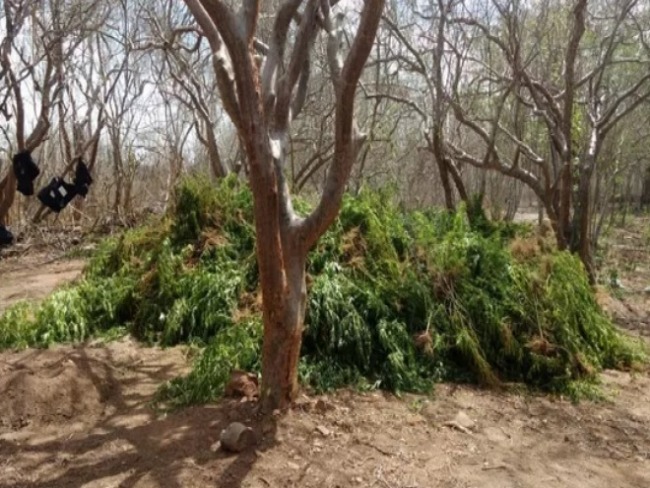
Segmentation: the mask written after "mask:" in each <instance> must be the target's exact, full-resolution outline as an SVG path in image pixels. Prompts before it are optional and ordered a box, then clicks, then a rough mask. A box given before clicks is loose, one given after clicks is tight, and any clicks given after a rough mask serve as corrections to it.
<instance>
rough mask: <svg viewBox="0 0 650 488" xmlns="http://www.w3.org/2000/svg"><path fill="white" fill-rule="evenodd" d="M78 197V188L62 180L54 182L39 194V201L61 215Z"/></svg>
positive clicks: (53, 179)
mask: <svg viewBox="0 0 650 488" xmlns="http://www.w3.org/2000/svg"><path fill="white" fill-rule="evenodd" d="M76 196H77V187H76V186H75V185H73V184H70V183H68V182H66V181H64V180H63V179H61V178H52V181H50V183H49V184H48V185H47V186H46V187H45V188H43V189H42V190H41V191H39V192H38V199H39V200H40V201H41V203H42V204H43V205H45V206H46V207H48V208H49V209H50V210H52V211H53V212H56V213H59V212H60V211H61V210H63V209H64V208H65V207H66V206H67V205H68V203H70V202H71V201H72V199H73V198H74V197H76Z"/></svg>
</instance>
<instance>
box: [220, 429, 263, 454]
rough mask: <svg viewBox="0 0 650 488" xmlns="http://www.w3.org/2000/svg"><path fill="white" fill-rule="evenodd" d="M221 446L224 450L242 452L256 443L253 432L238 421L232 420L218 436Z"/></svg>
mask: <svg viewBox="0 0 650 488" xmlns="http://www.w3.org/2000/svg"><path fill="white" fill-rule="evenodd" d="M219 440H220V441H221V448H222V449H224V450H226V451H232V452H242V451H243V450H245V449H247V448H249V447H252V446H254V445H255V444H256V443H257V438H256V436H255V432H253V429H251V428H250V427H246V426H245V425H244V424H242V423H239V422H233V423H231V424H230V425H229V426H228V427H226V428H225V429H224V430H222V431H221V435H220V436H219Z"/></svg>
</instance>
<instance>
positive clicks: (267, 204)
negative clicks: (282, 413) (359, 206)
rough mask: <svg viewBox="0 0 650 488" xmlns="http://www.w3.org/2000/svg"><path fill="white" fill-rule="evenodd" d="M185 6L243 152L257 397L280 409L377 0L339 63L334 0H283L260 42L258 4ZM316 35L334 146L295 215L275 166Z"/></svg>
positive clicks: (333, 203)
mask: <svg viewBox="0 0 650 488" xmlns="http://www.w3.org/2000/svg"><path fill="white" fill-rule="evenodd" d="M185 2H186V4H187V6H188V7H189V9H190V11H191V12H192V14H193V15H194V17H195V18H196V20H197V22H198V24H199V25H200V27H201V29H202V30H203V34H204V35H205V36H206V37H207V38H208V40H209V42H210V45H211V47H212V50H213V53H214V69H215V74H216V77H217V84H218V87H219V90H220V95H221V100H222V104H223V106H224V109H225V111H226V112H227V113H228V115H229V116H230V118H231V120H232V122H233V124H234V126H235V127H236V129H237V132H238V135H239V137H240V139H241V140H242V141H243V145H244V148H245V153H246V157H247V164H248V167H249V182H250V186H251V190H252V192H253V197H254V212H255V229H256V236H257V261H258V266H259V271H260V282H261V289H262V296H263V321H264V344H263V352H262V389H261V402H262V408H263V409H264V410H265V411H269V410H271V409H275V408H280V407H283V406H286V405H287V404H288V403H289V402H290V401H291V400H292V399H293V398H295V395H296V393H297V369H298V360H299V356H300V346H301V342H302V332H303V322H304V317H305V307H306V293H307V290H306V281H305V264H306V258H307V253H308V252H309V250H310V248H311V247H312V246H313V245H314V244H315V243H316V242H317V240H318V239H319V237H320V236H321V235H322V234H323V233H324V232H325V231H326V230H327V228H328V227H329V226H330V225H331V223H332V222H333V221H334V219H335V218H336V216H337V215H338V211H339V208H340V205H341V201H342V198H343V193H344V191H345V187H346V182H347V181H348V178H349V176H350V172H351V169H352V165H353V163H354V161H355V158H356V155H357V152H358V150H359V148H360V146H361V144H362V142H363V140H364V137H363V135H362V134H361V132H360V131H359V130H358V128H357V124H356V122H355V117H354V99H355V93H356V89H357V83H358V81H359V78H360V77H361V74H362V72H363V68H364V65H365V62H366V60H367V59H368V56H369V55H370V51H371V49H372V46H373V42H374V38H375V34H376V32H377V29H378V27H379V22H380V18H381V12H382V9H383V4H384V2H383V0H366V1H365V2H364V4H363V7H362V10H361V14H360V18H359V22H358V27H357V29H356V34H355V36H354V39H353V41H352V44H351V46H350V49H349V52H348V54H347V56H346V57H345V59H344V60H343V59H342V56H341V48H342V42H343V34H344V30H343V28H344V26H343V22H342V20H343V15H342V13H341V12H338V13H337V12H335V11H333V10H336V6H335V4H336V3H337V2H336V1H328V0H306V1H304V0H286V1H285V2H283V3H282V4H281V5H280V7H279V8H278V9H277V11H276V13H275V15H274V17H273V19H274V22H273V27H272V34H271V36H270V40H269V43H268V44H264V45H262V44H263V43H262V42H261V41H260V40H259V39H258V38H257V32H258V22H259V20H260V4H261V2H260V1H259V0H257V1H255V0H245V1H243V2H242V6H241V8H240V10H239V12H238V13H235V12H234V11H233V9H232V8H230V7H229V6H228V5H227V4H226V3H225V2H223V1H219V0H185ZM301 7H302V8H301ZM320 31H324V32H325V33H326V35H327V54H328V61H329V69H330V76H331V80H332V83H333V85H334V87H335V91H336V108H335V151H334V158H333V160H332V162H331V164H330V166H329V171H328V173H327V178H326V181H325V184H324V188H323V191H322V194H321V197H320V200H319V202H318V204H317V205H316V207H315V209H314V210H313V212H312V213H311V214H310V215H308V216H306V217H302V216H300V215H298V214H297V213H296V212H295V211H294V209H293V206H292V201H291V195H290V192H289V187H288V184H287V181H286V179H285V174H284V165H285V159H286V157H287V153H288V138H289V130H290V127H291V122H292V121H293V120H294V119H295V118H296V117H297V116H298V115H299V114H300V111H301V109H302V107H303V105H304V102H305V99H306V97H307V92H308V83H309V75H310V56H311V52H312V49H313V46H314V43H315V41H316V38H317V36H318V34H319V32H320ZM261 56H262V57H263V58H264V59H263V62H260V57H261Z"/></svg>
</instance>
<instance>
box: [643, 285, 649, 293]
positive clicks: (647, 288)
mask: <svg viewBox="0 0 650 488" xmlns="http://www.w3.org/2000/svg"><path fill="white" fill-rule="evenodd" d="M643 293H645V294H646V295H650V286H646V287H645V288H644V289H643Z"/></svg>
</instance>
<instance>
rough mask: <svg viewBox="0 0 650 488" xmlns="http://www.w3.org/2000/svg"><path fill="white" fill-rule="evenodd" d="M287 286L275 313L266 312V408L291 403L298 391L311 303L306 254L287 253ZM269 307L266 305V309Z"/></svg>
mask: <svg viewBox="0 0 650 488" xmlns="http://www.w3.org/2000/svg"><path fill="white" fill-rule="evenodd" d="M286 258H287V259H286V261H285V262H286V266H287V267H286V269H285V270H284V271H285V276H286V283H285V290H283V292H282V293H281V294H280V295H281V297H282V299H281V302H280V303H279V304H274V305H275V307H274V309H275V310H274V311H273V313H269V314H266V313H265V315H264V348H263V349H264V350H263V354H262V358H263V363H262V400H263V402H262V409H263V410H264V411H267V412H268V411H270V410H273V409H274V408H278V407H279V406H285V405H287V404H289V403H290V402H291V401H292V400H293V399H294V398H295V397H296V395H297V393H298V361H299V360H300V346H301V345H302V333H303V329H304V320H305V311H306V304H307V285H306V282H305V264H306V262H305V258H304V257H303V256H301V255H296V256H287V257H286ZM266 308H267V307H265V309H266Z"/></svg>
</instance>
